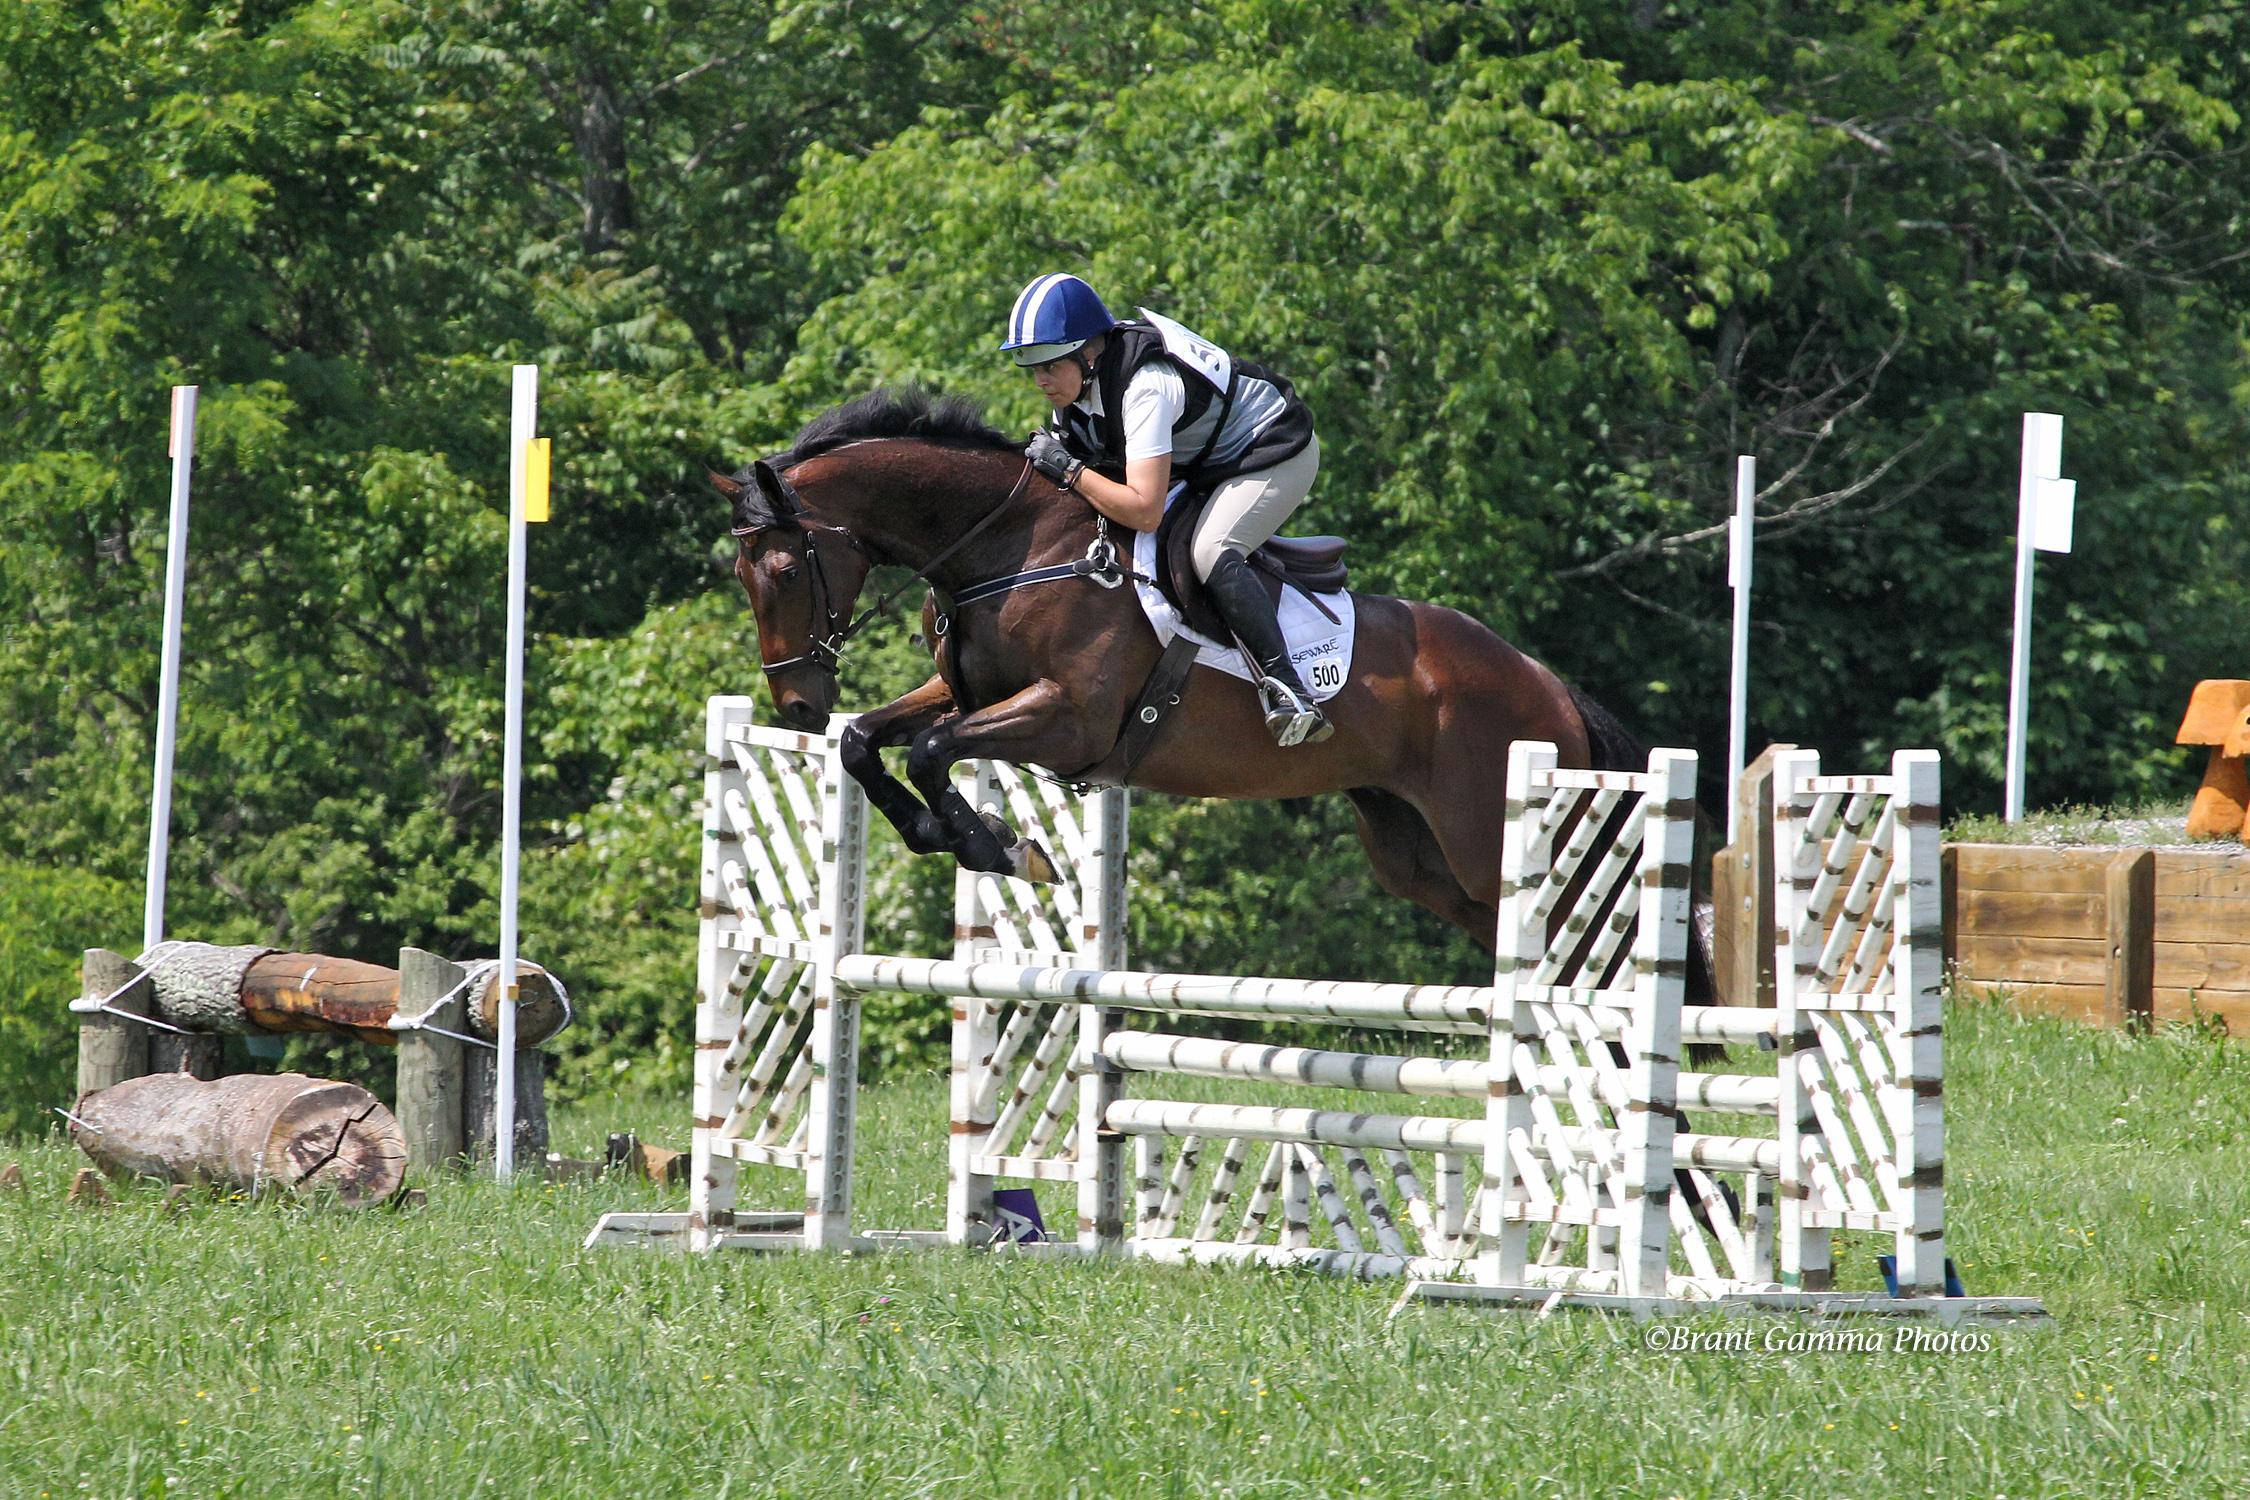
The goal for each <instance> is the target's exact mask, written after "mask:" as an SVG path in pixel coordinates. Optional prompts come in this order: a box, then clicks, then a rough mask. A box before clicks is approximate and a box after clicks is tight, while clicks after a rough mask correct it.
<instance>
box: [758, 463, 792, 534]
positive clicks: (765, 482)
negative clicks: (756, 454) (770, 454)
mask: <svg viewBox="0 0 2250 1500" xmlns="http://www.w3.org/2000/svg"><path fill="white" fill-rule="evenodd" d="M750 472H751V473H752V474H753V475H755V476H756V477H757V480H758V488H759V489H760V490H762V491H764V492H765V497H766V504H767V505H769V506H770V507H772V510H773V516H774V519H775V520H778V521H787V520H792V519H794V518H795V517H796V515H797V514H798V513H799V512H800V511H802V510H803V509H804V508H805V504H804V502H803V501H802V500H799V499H798V498H797V492H796V491H795V490H793V489H791V488H790V487H789V481H788V480H786V479H784V478H782V477H781V471H780V470H779V469H776V468H775V467H774V466H773V465H772V464H770V463H767V462H766V461H765V460H764V459H762V458H761V459H759V460H758V461H757V462H756V463H754V464H752V465H751V466H750Z"/></svg>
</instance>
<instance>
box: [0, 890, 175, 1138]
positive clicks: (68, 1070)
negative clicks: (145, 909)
mask: <svg viewBox="0 0 2250 1500" xmlns="http://www.w3.org/2000/svg"><path fill="white" fill-rule="evenodd" d="M138 896H139V893H138V892H137V891H133V890H130V889H128V888H127V887H125V886H123V885H121V884H119V883H117V882H115V881H111V880H105V879H103V878H102V877H101V876H99V875H91V874H87V873H85V872H83V871H70V870H57V869H42V868H39V867H37V866H33V865H25V864H21V863H18V862H17V861H14V860H9V859H0V1138H5V1137H8V1136H15V1135H35V1134H39V1133H41V1132H43V1131H46V1130H48V1129H51V1128H53V1127H54V1126H55V1125H56V1124H57V1123H58V1119H57V1117H56V1115H55V1114H54V1113H53V1109H54V1107H56V1106H60V1107H62V1108H65V1109H67V1108H69V1107H70V1103H71V1099H72V1097H73V1081H74V1079H75V1078H76V1076H77V1067H78V1023H77V1020H76V1018H75V1017H73V1016H72V1015H71V1014H70V1012H69V1009H68V1005H69V1002H70V1000H71V998H72V997H73V996H75V995H76V994H77V993H78V969H79V962H80V959H81V957H82V956H83V954H84V952H85V950H86V949H88V948H101V947H109V948H116V947H121V946H125V945H126V944H127V943H128V942H129V941H130V939H129V937H128V934H132V933H133V930H134V927H135V913H136V912H138V911H139V909H140V902H139V899H138Z"/></svg>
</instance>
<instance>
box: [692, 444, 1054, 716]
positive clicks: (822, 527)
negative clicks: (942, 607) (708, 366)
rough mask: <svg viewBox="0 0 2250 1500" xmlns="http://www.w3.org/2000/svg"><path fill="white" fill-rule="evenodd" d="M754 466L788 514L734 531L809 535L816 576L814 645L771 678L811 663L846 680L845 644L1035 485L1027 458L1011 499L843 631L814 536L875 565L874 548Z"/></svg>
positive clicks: (779, 664)
mask: <svg viewBox="0 0 2250 1500" xmlns="http://www.w3.org/2000/svg"><path fill="white" fill-rule="evenodd" d="M755 468H756V469H757V471H758V478H759V482H760V487H761V488H763V489H765V490H766V492H767V494H768V495H769V496H771V497H772V498H773V499H775V500H776V501H777V502H779V504H781V505H786V506H787V507H788V512H787V514H777V515H775V516H774V517H773V518H772V519H771V520H765V521H758V522H754V523H752V524H751V525H748V526H736V527H733V528H731V530H732V531H733V532H734V534H735V535H736V536H737V537H741V538H745V539H748V538H753V537H755V536H757V535H758V534H759V533H760V532H763V531H772V530H774V529H775V528H777V527H782V526H793V527H795V528H796V529H797V530H799V531H801V532H803V533H804V537H805V567H806V569H807V571H808V572H809V573H810V574H811V575H812V600H811V604H812V611H811V615H812V618H811V622H810V625H809V628H808V629H807V630H806V632H805V634H806V638H807V639H808V640H809V641H811V643H812V644H811V645H809V646H807V647H806V648H805V650H804V651H802V652H801V653H799V654H798V655H796V656H792V657H788V658H786V659H784V660H782V661H771V662H767V663H765V665H764V670H765V674H766V675H767V676H768V677H771V676H772V675H773V674H774V673H776V672H784V671H787V670H788V669H789V668H791V667H799V666H807V665H809V666H812V667H815V668H817V669H818V670H820V671H822V672H825V673H827V674H828V675H829V676H830V677H838V676H841V675H842V673H843V656H844V646H845V644H846V643H847V642H849V641H850V640H851V638H852V637H853V636H855V635H857V634H859V632H860V631H861V630H862V629H864V628H865V627H866V626H867V624H868V623H869V622H870V621H872V620H873V619H874V618H875V617H876V616H877V615H879V614H881V613H882V612H883V610H884V609H885V607H887V606H888V605H889V604H890V602H891V601H892V600H893V599H896V598H897V597H898V596H899V595H900V594H902V593H904V592H906V590H908V589H910V588H912V587H913V586H914V584H915V583H916V582H917V581H920V582H923V583H929V582H930V581H931V580H930V577H929V574H930V572H931V570H932V569H934V568H936V567H937V566H938V565H939V564H940V563H942V562H944V561H945V560H946V559H947V558H949V557H951V556H952V555H953V554H954V553H956V552H959V551H960V550H961V549H962V548H963V547H966V546H968V545H969V543H971V542H972V541H975V540H976V539H977V537H978V536H979V535H981V534H982V533H983V531H984V529H985V528H986V527H987V526H990V525H991V524H992V523H993V522H994V521H996V520H998V519H999V518H1000V513H1001V512H1002V511H1004V510H1006V509H1008V508H1009V507H1010V506H1012V505H1014V504H1015V503H1016V502H1017V501H1018V500H1020V499H1022V498H1023V493H1024V491H1025V490H1026V489H1027V488H1029V486H1030V484H1031V474H1032V468H1031V460H1030V459H1028V458H1027V459H1025V460H1024V464H1023V472H1022V473H1021V474H1018V475H1017V476H1016V482H1015V484H1014V485H1012V486H1011V487H1010V488H1009V490H1008V493H1007V495H1006V496H1004V497H1003V498H1002V499H1001V501H1000V503H999V504H998V505H995V506H993V507H992V509H991V510H989V511H987V512H985V514H984V516H983V517H982V518H981V519H979V520H978V522H977V523H976V524H975V525H974V526H971V527H970V528H969V529H968V530H967V531H965V532H963V533H962V534H961V536H960V538H959V539H958V540H956V541H955V542H954V543H953V544H952V545H951V546H949V547H947V548H946V549H945V550H944V551H943V552H940V553H939V554H938V555H937V556H935V557H933V558H931V559H930V560H929V561H928V562H926V563H923V564H922V565H921V566H919V567H917V568H915V569H913V570H912V572H911V573H910V574H909V575H908V577H907V580H906V582H904V583H902V584H900V585H899V586H898V587H897V588H894V589H892V590H891V591H890V592H889V593H887V594H885V595H884V596H883V597H882V598H880V599H878V600H876V601H875V602H874V603H873V604H870V605H869V606H868V607H867V608H865V609H863V610H861V611H860V612H859V613H858V614H857V615H856V616H854V617H853V618H852V620H851V621H850V623H848V624H845V625H843V626H840V627H839V626H838V624H837V623H836V622H837V620H838V619H840V618H841V612H840V611H839V610H838V609H837V608H836V602H835V595H834V593H833V592H832V591H831V590H830V589H829V587H828V570H827V568H826V567H825V566H823V565H822V563H821V560H820V549H819V547H817V546H816V545H815V544H814V541H813V537H814V533H815V532H817V531H826V532H829V533H831V534H833V535H834V536H836V537H838V538H839V539H841V540H842V542H843V544H844V545H845V546H847V547H849V548H851V549H852V551H854V552H856V553H858V554H859V557H860V560H861V561H862V562H865V563H867V564H868V565H869V566H870V567H872V566H873V565H874V562H875V554H874V552H873V550H872V549H871V548H869V547H868V545H867V544H866V543H865V542H862V541H861V540H860V539H859V538H858V537H856V536H853V535H852V533H851V529H850V528H849V527H846V526H838V525H835V524H834V523H832V522H828V521H819V522H815V521H811V520H809V519H808V518H807V516H808V512H807V510H806V506H805V502H804V501H803V500H802V499H800V498H799V497H798V494H797V491H796V488H795V487H794V486H793V485H791V484H790V483H789V481H788V479H786V478H785V477H783V475H782V473H781V471H780V470H778V469H776V468H774V467H773V466H772V465H771V464H770V463H769V462H767V461H766V460H764V459H760V460H759V461H758V462H757V464H756V465H755ZM768 478H770V479H771V480H772V484H771V486H770V487H769V486H767V485H766V484H765V481H766V480H767V479H768Z"/></svg>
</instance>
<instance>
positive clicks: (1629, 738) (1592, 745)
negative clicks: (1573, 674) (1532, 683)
mask: <svg viewBox="0 0 2250 1500" xmlns="http://www.w3.org/2000/svg"><path fill="white" fill-rule="evenodd" d="M1564 686H1565V687H1567V688H1569V691H1570V706H1571V707H1573V708H1575V709H1577V710H1578V722H1579V723H1580V724H1581V725H1583V726H1584V727H1585V730H1586V753H1587V754H1588V756H1589V757H1591V759H1592V760H1593V769H1594V770H1597V771H1645V770H1647V769H1648V748H1647V747H1646V746H1645V745H1643V744H1642V743H1641V742H1640V741H1639V740H1636V739H1634V738H1633V735H1632V732H1631V731H1630V730H1628V729H1626V727H1625V726H1624V725H1623V724H1621V723H1619V722H1618V718H1617V715H1615V714H1613V713H1611V712H1610V711H1609V710H1608V709H1606V708H1604V707H1602V706H1601V705H1600V704H1599V703H1596V702H1595V701H1594V700H1593V699H1592V698H1590V697H1588V696H1587V695H1586V694H1585V693H1583V692H1581V691H1579V689H1578V688H1577V687H1576V686H1574V685H1571V684H1568V683H1566V684H1564Z"/></svg>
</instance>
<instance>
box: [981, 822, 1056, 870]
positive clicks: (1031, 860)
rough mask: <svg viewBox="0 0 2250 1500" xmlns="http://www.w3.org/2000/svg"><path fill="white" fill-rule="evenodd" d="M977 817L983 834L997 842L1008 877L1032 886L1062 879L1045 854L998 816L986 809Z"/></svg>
mask: <svg viewBox="0 0 2250 1500" xmlns="http://www.w3.org/2000/svg"><path fill="white" fill-rule="evenodd" d="M977 816H978V817H979V818H981V819H983V821H984V827H985V831H986V832H987V833H990V834H991V835H992V836H993V838H994V839H996V840H998V841H999V844H1000V858H1001V859H1002V860H1003V861H1005V862H1006V865H1007V872H1008V873H1009V874H1010V875H1013V876H1014V877H1015V878H1016V879H1018V880H1028V881H1030V882H1031V883H1032V884H1033V885H1052V884H1054V883H1055V881H1057V880H1058V879H1060V878H1061V876H1060V875H1059V874H1058V873H1057V871H1056V869H1055V862H1054V861H1053V860H1052V859H1050V858H1048V856H1047V851H1046V850H1044V849H1042V848H1040V847H1039V845H1038V844H1036V843H1034V842H1033V841H1032V840H1030V839H1027V838H1025V837H1024V836H1023V835H1022V834H1020V833H1018V832H1016V831H1015V830H1014V829H1013V828H1010V827H1009V826H1008V824H1007V822H1006V820H1004V819H1003V818H1002V817H1001V816H1000V814H998V813H997V812H994V811H993V810H992V809H991V808H989V807H987V808H985V809H983V810H982V811H980V812H979V813H978V814H977Z"/></svg>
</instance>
